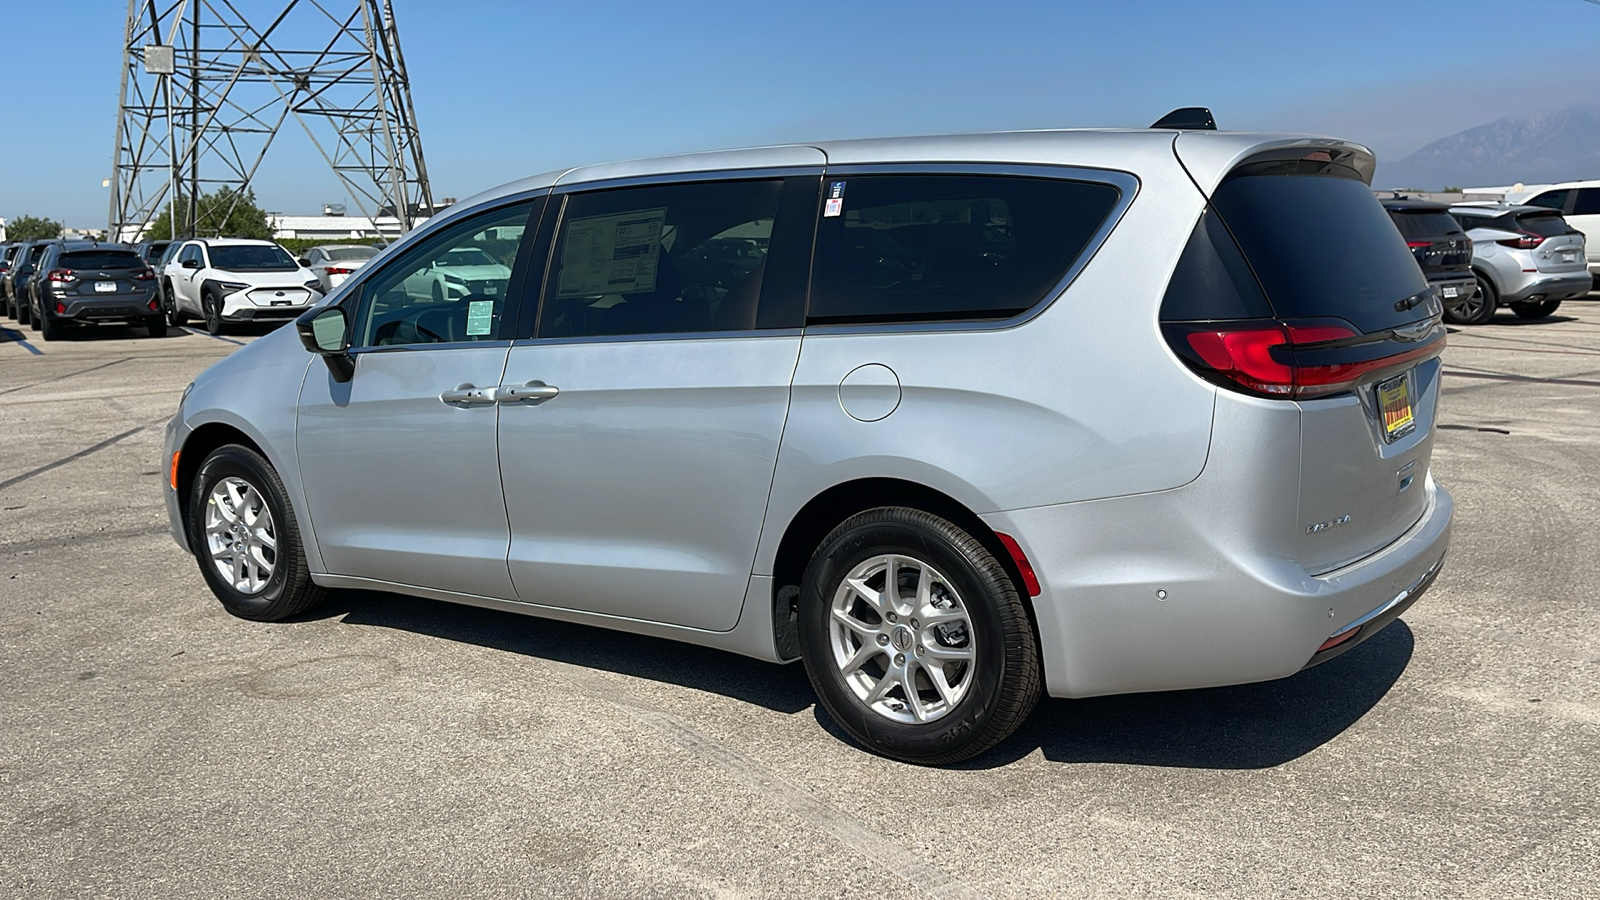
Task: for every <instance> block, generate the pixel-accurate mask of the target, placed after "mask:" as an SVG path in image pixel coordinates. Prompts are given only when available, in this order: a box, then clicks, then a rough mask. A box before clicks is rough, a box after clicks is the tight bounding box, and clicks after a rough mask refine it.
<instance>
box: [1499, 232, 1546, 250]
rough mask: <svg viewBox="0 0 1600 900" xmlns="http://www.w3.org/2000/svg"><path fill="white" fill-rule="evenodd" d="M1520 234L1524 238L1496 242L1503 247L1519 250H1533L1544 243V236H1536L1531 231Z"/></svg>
mask: <svg viewBox="0 0 1600 900" xmlns="http://www.w3.org/2000/svg"><path fill="white" fill-rule="evenodd" d="M1518 233H1519V234H1521V235H1522V236H1521V237H1514V238H1506V239H1505V240H1503V241H1495V243H1496V244H1499V245H1500V246H1502V247H1514V248H1516V249H1518V250H1532V249H1533V248H1535V247H1537V246H1539V245H1540V244H1542V243H1544V236H1543V235H1538V234H1534V233H1533V232H1531V231H1523V232H1518Z"/></svg>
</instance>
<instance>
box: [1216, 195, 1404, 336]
mask: <svg viewBox="0 0 1600 900" xmlns="http://www.w3.org/2000/svg"><path fill="white" fill-rule="evenodd" d="M1212 203H1213V205H1214V206H1215V208H1216V210H1217V212H1218V213H1219V214H1220V215H1221V216H1222V219H1223V221H1224V222H1226V223H1227V225H1228V229H1229V230H1230V231H1232V232H1233V235H1234V237H1235V238H1237V239H1238V241H1239V247H1240V249H1241V250H1243V251H1244V255H1245V258H1246V259H1247V260H1249V262H1250V267H1251V268H1252V269H1254V270H1255V274H1256V277H1257V278H1258V279H1260V282H1261V287H1262V289H1263V290H1265V292H1266V295H1267V299H1268V300H1269V301H1271V303H1272V307H1273V309H1274V310H1275V311H1276V312H1277V314H1278V315H1279V316H1282V317H1284V318H1302V317H1314V316H1337V317H1339V318H1342V319H1344V320H1346V321H1348V322H1350V323H1351V324H1353V325H1355V326H1356V327H1357V328H1359V329H1361V330H1362V331H1363V332H1369V333H1370V332H1373V331H1381V330H1383V329H1385V328H1392V327H1394V326H1395V325H1400V324H1404V323H1406V322H1414V321H1416V320H1417V319H1419V318H1422V315H1420V313H1421V312H1422V310H1421V308H1416V309H1407V308H1406V304H1403V303H1401V302H1400V301H1402V300H1406V299H1408V298H1410V297H1413V296H1415V295H1417V294H1419V293H1421V292H1422V291H1425V290H1427V288H1428V282H1427V279H1425V278H1424V277H1423V275H1422V270H1421V269H1419V268H1418V267H1417V261H1416V259H1415V258H1414V257H1412V255H1411V251H1410V250H1409V249H1407V247H1406V245H1405V241H1403V240H1400V239H1399V237H1398V235H1396V234H1395V226H1394V224H1393V223H1392V222H1391V221H1390V219H1389V216H1388V214H1387V212H1386V211H1385V210H1384V208H1383V207H1382V206H1381V205H1379V203H1378V200H1377V198H1376V197H1374V196H1372V192H1371V190H1370V189H1368V187H1367V186H1366V184H1364V183H1363V182H1361V181H1357V180H1354V179H1349V178H1337V177H1330V176H1317V175H1246V176H1241V177H1232V178H1228V179H1226V180H1224V181H1223V182H1222V184H1221V185H1220V186H1219V187H1218V188H1217V190H1216V193H1215V195H1214V196H1213V197H1212ZM1397 307H1398V308H1397Z"/></svg>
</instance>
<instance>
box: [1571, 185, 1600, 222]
mask: <svg viewBox="0 0 1600 900" xmlns="http://www.w3.org/2000/svg"><path fill="white" fill-rule="evenodd" d="M1572 214H1573V215H1575V216H1593V215H1600V188H1582V189H1580V190H1579V191H1578V201H1577V202H1576V203H1574V204H1573V206H1572Z"/></svg>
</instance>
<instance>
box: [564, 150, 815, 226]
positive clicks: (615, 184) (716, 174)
mask: <svg viewBox="0 0 1600 900" xmlns="http://www.w3.org/2000/svg"><path fill="white" fill-rule="evenodd" d="M823 171H824V166H823V165H822V163H820V162H819V163H817V164H816V165H814V166H781V167H773V168H767V169H712V170H704V171H693V172H667V173H658V174H655V175H630V176H628V177H626V178H607V179H604V180H601V181H575V182H572V183H571V184H558V185H556V186H555V187H554V188H552V189H551V194H552V198H553V197H555V196H561V195H564V194H581V193H587V192H588V191H604V190H610V189H612V188H625V187H647V186H652V185H665V184H699V183H702V182H707V181H756V180H767V179H772V180H781V179H784V178H794V177H798V176H803V175H815V176H817V177H819V178H820V177H821V176H822V173H823ZM559 228H560V223H559V222H558V223H557V229H558V231H559Z"/></svg>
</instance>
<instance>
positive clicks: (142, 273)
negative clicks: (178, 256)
mask: <svg viewBox="0 0 1600 900" xmlns="http://www.w3.org/2000/svg"><path fill="white" fill-rule="evenodd" d="M133 277H134V278H137V279H138V280H140V281H153V280H154V279H155V277H156V270H155V269H140V270H139V274H137V275H135V276H133Z"/></svg>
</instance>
